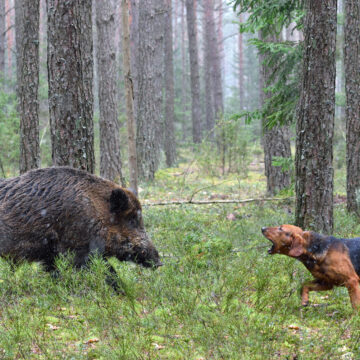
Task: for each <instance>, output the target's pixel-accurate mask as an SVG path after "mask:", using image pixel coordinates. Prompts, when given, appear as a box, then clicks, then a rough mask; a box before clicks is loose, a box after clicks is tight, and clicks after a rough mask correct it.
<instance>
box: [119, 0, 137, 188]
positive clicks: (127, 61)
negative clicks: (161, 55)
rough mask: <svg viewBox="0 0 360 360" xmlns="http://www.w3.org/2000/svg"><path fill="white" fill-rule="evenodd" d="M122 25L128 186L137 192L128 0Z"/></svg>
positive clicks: (125, 4)
mask: <svg viewBox="0 0 360 360" xmlns="http://www.w3.org/2000/svg"><path fill="white" fill-rule="evenodd" d="M122 25H123V29H122V30H123V51H124V53H123V71H124V81H125V99H126V114H127V122H126V123H127V132H128V149H129V173H130V188H131V189H132V190H133V191H134V192H135V194H137V193H138V176H137V158H136V125H135V116H134V104H133V98H134V89H133V82H132V78H131V66H130V65H131V57H130V46H131V44H130V29H129V0H122Z"/></svg>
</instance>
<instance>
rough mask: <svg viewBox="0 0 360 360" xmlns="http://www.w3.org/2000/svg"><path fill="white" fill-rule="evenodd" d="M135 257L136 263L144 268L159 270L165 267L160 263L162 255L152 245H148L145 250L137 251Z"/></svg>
mask: <svg viewBox="0 0 360 360" xmlns="http://www.w3.org/2000/svg"><path fill="white" fill-rule="evenodd" d="M134 255H135V259H134V260H135V262H136V263H138V264H140V265H142V266H144V267H147V268H152V269H157V268H158V267H160V266H162V265H163V263H162V262H161V261H160V255H159V253H158V251H157V250H156V248H155V246H154V245H153V244H152V243H150V244H148V245H147V246H146V247H145V248H142V249H139V250H138V251H135V254H134Z"/></svg>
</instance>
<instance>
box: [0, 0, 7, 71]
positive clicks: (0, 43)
mask: <svg viewBox="0 0 360 360" xmlns="http://www.w3.org/2000/svg"><path fill="white" fill-rule="evenodd" d="M5 30H6V25H5V0H0V76H1V77H3V76H4V74H5Z"/></svg>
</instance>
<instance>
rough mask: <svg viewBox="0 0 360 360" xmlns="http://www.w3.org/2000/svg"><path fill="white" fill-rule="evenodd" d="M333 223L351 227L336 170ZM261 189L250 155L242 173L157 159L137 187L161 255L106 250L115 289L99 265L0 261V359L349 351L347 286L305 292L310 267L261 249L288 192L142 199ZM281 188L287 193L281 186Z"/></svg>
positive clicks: (354, 338)
mask: <svg viewBox="0 0 360 360" xmlns="http://www.w3.org/2000/svg"><path fill="white" fill-rule="evenodd" d="M336 193H337V199H338V201H337V203H338V204H337V205H336V206H335V230H334V234H335V235H339V236H346V237H352V236H355V235H356V234H357V235H359V234H360V225H359V222H358V221H357V219H355V218H354V217H351V216H348V215H347V214H346V211H345V206H344V203H343V201H342V199H343V195H344V176H343V173H342V172H338V173H337V175H336ZM264 194H265V178H264V176H263V175H262V171H261V164H259V162H258V163H256V162H254V163H253V164H251V165H250V169H249V172H248V174H247V176H243V177H237V176H235V175H231V176H225V177H223V178H221V179H220V178H212V177H209V176H205V175H204V174H201V173H200V172H198V169H197V167H196V165H195V164H193V165H190V166H189V165H184V166H181V167H180V168H177V169H169V170H161V171H159V172H158V173H157V176H156V181H155V182H154V183H153V184H152V185H147V186H145V185H143V186H142V189H141V192H140V196H141V199H142V202H143V203H144V204H145V206H144V210H143V213H144V218H145V222H146V227H147V230H148V232H149V234H150V235H151V237H152V239H153V241H154V243H155V244H156V246H157V248H158V249H159V251H160V253H161V254H162V258H163V262H164V266H163V267H161V268H159V269H158V270H156V271H152V270H149V269H144V268H142V267H140V266H137V265H134V264H132V263H120V262H118V261H117V260H116V259H111V260H110V261H111V263H112V264H113V265H114V267H115V268H116V270H117V272H118V274H119V277H120V278H121V281H122V287H123V292H124V294H123V295H116V294H114V292H113V290H112V289H111V288H110V287H108V286H107V285H106V284H105V281H104V279H105V273H106V271H107V268H106V265H105V264H104V262H103V261H102V260H100V259H94V260H93V263H92V264H91V266H90V269H87V270H81V271H74V270H73V269H72V268H71V266H70V265H69V262H68V260H67V259H66V258H65V259H64V258H61V259H59V260H58V269H59V271H60V277H59V278H58V279H54V278H52V277H51V276H50V275H49V274H47V273H45V272H44V271H43V270H42V268H41V266H40V265H39V264H29V263H24V264H22V265H20V266H19V267H18V268H17V270H16V272H15V273H14V272H12V271H11V268H10V265H9V263H8V262H6V261H5V260H1V261H0V304H1V305H0V359H171V360H176V359H189V360H191V359H197V360H200V359H251V360H253V359H306V360H308V359H356V358H359V357H360V346H359V345H360V343H359V340H360V317H359V316H358V315H357V314H356V313H354V312H353V311H352V309H351V306H350V301H349V297H348V294H347V291H346V289H344V288H336V289H335V290H332V291H328V292H323V293H311V295H310V301H311V304H310V306H308V307H307V308H302V307H301V306H300V299H299V288H300V286H301V283H302V282H304V281H305V280H309V279H311V275H310V274H309V273H308V272H307V271H306V270H305V268H304V267H303V265H302V264H301V263H299V262H296V261H294V260H293V259H290V258H288V257H285V256H278V255H275V256H270V255H268V254H267V250H268V249H269V248H270V243H269V241H268V240H266V239H265V238H264V237H263V236H262V235H261V231H260V229H261V227H262V226H272V225H273V226H275V225H279V224H283V223H291V222H293V217H294V214H293V212H294V201H293V199H289V200H282V201H269V202H262V201H257V202H250V203H240V204H210V205H194V204H184V205H171V206H151V205H149V203H153V202H158V201H160V200H179V199H182V200H189V199H190V198H193V199H198V200H200V199H203V200H204V199H205V200H209V199H211V200H214V201H216V200H219V199H234V198H236V199H248V198H259V197H262V196H264ZM280 196H283V197H291V191H289V192H287V193H283V194H281V195H280Z"/></svg>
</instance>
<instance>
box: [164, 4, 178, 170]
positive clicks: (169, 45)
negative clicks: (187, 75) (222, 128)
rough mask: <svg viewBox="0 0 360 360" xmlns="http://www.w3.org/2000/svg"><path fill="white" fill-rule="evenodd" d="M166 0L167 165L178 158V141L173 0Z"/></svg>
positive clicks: (165, 143) (165, 141)
mask: <svg viewBox="0 0 360 360" xmlns="http://www.w3.org/2000/svg"><path fill="white" fill-rule="evenodd" d="M165 1H166V13H165V18H164V19H165V21H164V26H165V27H164V34H165V38H164V50H165V51H164V54H165V57H164V63H165V122H164V150H165V156H166V165H167V166H169V167H170V166H173V165H174V163H175V158H176V142H175V133H174V131H175V130H174V121H175V119H174V115H175V114H174V101H175V100H174V97H175V93H174V61H173V29H172V5H171V1H172V0H165Z"/></svg>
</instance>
